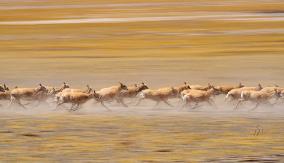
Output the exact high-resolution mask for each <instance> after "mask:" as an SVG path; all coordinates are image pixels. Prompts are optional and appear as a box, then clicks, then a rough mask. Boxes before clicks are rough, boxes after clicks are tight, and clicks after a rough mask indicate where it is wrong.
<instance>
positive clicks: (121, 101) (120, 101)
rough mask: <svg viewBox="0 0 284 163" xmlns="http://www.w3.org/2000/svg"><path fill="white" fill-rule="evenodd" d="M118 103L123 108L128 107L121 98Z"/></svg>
mask: <svg viewBox="0 0 284 163" xmlns="http://www.w3.org/2000/svg"><path fill="white" fill-rule="evenodd" d="M118 101H119V103H121V104H122V105H123V106H124V107H128V105H126V104H125V102H124V100H123V98H119V99H118Z"/></svg>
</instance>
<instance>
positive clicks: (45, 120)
mask: <svg viewBox="0 0 284 163" xmlns="http://www.w3.org/2000/svg"><path fill="white" fill-rule="evenodd" d="M0 120H1V124H3V125H2V128H1V130H0V131H1V132H2V134H1V136H0V142H1V144H2V145H3V147H2V148H1V149H0V157H1V160H2V161H15V160H22V161H40V162H41V161H59V160H81V161H84V160H85V161H87V160H97V161H98V162H100V161H107V160H116V161H118V162H135V161H141V162H143V161H145V162H150V161H154V162H155V161H157V162H165V161H169V162H171V161H184V162H188V161H198V162H199V161H209V160H212V159H222V158H223V159H225V160H226V159H229V157H230V156H235V157H236V160H235V161H237V160H242V159H245V157H248V156H256V157H258V158H259V159H261V158H263V157H267V158H269V157H273V155H276V154H283V152H284V151H283V148H282V147H283V145H284V144H283V142H284V139H283V136H281V135H283V129H282V127H283V126H282V127H281V124H283V120H282V118H280V117H279V118H277V117H274V118H273V117H270V118H240V117H222V116H221V117H218V116H217V117H215V118H208V115H206V116H204V115H196V114H193V115H192V113H190V114H184V115H181V114H179V115H176V116H169V115H160V116H157V115H156V116H154V117H147V116H146V117H145V116H138V115H136V116H133V115H132V116H118V115H111V114H110V115H89V116H87V115H43V117H42V118H40V117H34V116H27V117H18V116H17V117H16V119H15V118H13V119H12V118H10V117H9V116H8V117H6V118H4V117H2V118H1V119H0ZM260 120H261V123H260ZM259 124H260V126H261V127H262V128H263V129H264V132H263V133H261V134H260V135H258V136H254V135H253V134H254V132H255V129H256V125H259ZM277 159H283V158H281V157H280V158H277Z"/></svg>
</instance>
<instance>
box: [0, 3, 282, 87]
mask: <svg viewBox="0 0 284 163" xmlns="http://www.w3.org/2000/svg"><path fill="white" fill-rule="evenodd" d="M283 12H284V3H283V1H282V0H250V1H245V0H214V1H211V0H198V1H197V0H108V1H105V0H38V1H37V0H0V36H1V37H0V45H1V46H0V70H1V71H0V76H1V82H6V83H9V84H11V85H19V86H22V85H34V84H37V83H38V82H43V83H48V84H56V85H58V84H61V83H62V82H63V81H67V82H69V83H70V84H71V85H74V86H75V85H76V86H79V85H82V84H87V83H88V84H91V85H93V87H96V88H100V87H103V86H107V85H110V84H113V83H116V82H118V81H122V82H127V83H134V82H140V81H145V82H147V83H148V85H150V86H153V87H156V86H161V85H170V84H172V85H174V84H179V83H181V82H183V81H189V82H190V83H192V84H193V83H200V84H207V82H212V83H213V84H218V83H238V82H239V81H242V82H244V83H245V84H250V85H255V84H257V83H258V82H261V83H263V84H265V85H272V84H275V83H277V84H279V85H281V84H282V85H283V84H284V82H283V81H284V80H283V79H284V73H283V72H284V71H283V70H284V64H283V59H284V56H283V52H284V13H283Z"/></svg>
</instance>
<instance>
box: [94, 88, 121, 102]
mask: <svg viewBox="0 0 284 163" xmlns="http://www.w3.org/2000/svg"><path fill="white" fill-rule="evenodd" d="M122 90H123V88H122V87H121V85H117V86H111V87H108V88H103V89H101V90H99V91H98V92H97V93H98V94H99V95H100V97H101V100H103V101H108V100H113V99H115V98H116V97H119V94H120V92H121V91H122Z"/></svg>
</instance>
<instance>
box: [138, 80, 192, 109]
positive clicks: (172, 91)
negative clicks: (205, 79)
mask: <svg viewBox="0 0 284 163" xmlns="http://www.w3.org/2000/svg"><path fill="white" fill-rule="evenodd" d="M189 88H190V87H189V85H187V84H186V82H185V83H184V84H183V85H180V86H176V87H164V88H160V89H157V90H151V89H146V90H143V91H142V92H141V94H140V99H139V101H138V103H137V104H136V105H138V104H139V103H140V102H141V101H142V100H143V99H150V100H153V101H156V102H157V104H158V103H159V102H161V101H163V102H164V103H166V104H167V105H170V104H169V103H168V102H167V100H168V99H170V98H176V97H178V96H179V94H180V93H181V92H182V91H184V90H186V89H189ZM170 106H171V105H170Z"/></svg>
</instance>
